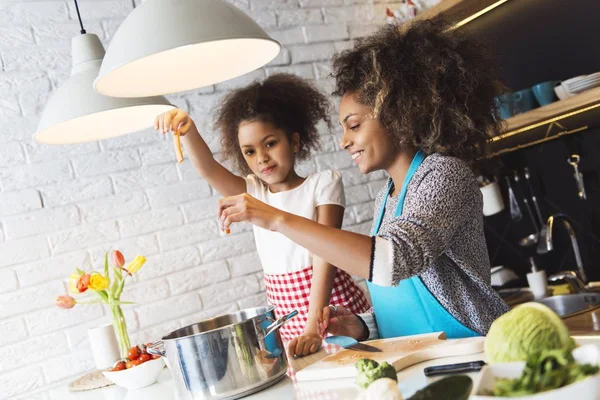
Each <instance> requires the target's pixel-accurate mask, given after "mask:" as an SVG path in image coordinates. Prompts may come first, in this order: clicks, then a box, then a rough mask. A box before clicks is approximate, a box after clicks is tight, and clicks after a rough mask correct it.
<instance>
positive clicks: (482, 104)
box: [332, 18, 503, 162]
mask: <svg viewBox="0 0 600 400" xmlns="http://www.w3.org/2000/svg"><path fill="white" fill-rule="evenodd" d="M449 28H450V26H449V25H448V24H447V23H446V22H445V21H443V20H442V19H439V18H436V19H432V20H423V21H415V22H412V23H409V24H406V25H403V26H395V25H387V26H385V27H383V28H382V29H380V30H379V31H378V32H376V33H375V34H374V35H372V36H369V37H366V38H363V39H359V40H357V41H356V43H355V45H354V47H353V48H352V49H349V50H346V51H344V52H342V53H341V54H339V55H337V56H336V57H335V58H334V61H333V72H332V75H333V77H334V78H335V81H336V82H335V91H334V94H336V95H338V96H343V95H344V94H345V93H356V94H357V95H358V99H359V101H360V102H361V103H363V104H365V105H368V106H371V107H372V108H373V116H374V117H375V118H377V119H378V120H379V122H380V123H381V124H382V125H383V127H384V128H386V130H387V131H388V132H389V134H390V135H392V136H393V138H394V143H395V144H396V145H398V146H400V147H402V146H406V145H413V146H415V147H416V148H420V149H422V150H423V151H424V152H426V153H427V154H430V153H434V152H440V153H445V154H448V155H451V156H455V157H458V158H461V159H463V160H465V161H468V162H471V161H474V160H475V159H476V158H478V157H480V156H482V155H483V154H484V153H485V147H486V146H485V144H486V139H488V138H489V137H491V136H495V135H496V134H498V133H499V132H500V129H501V125H500V118H498V117H497V110H496V107H495V103H494V97H496V96H498V95H499V94H501V93H502V91H503V85H502V84H501V83H500V81H499V80H498V79H497V74H496V71H495V69H494V63H493V62H492V59H491V58H490V57H489V56H488V51H487V48H486V47H485V46H484V45H483V44H481V43H479V42H477V41H474V40H472V39H471V38H470V37H468V36H467V35H466V34H464V33H462V32H460V31H459V30H456V29H454V30H452V29H449Z"/></svg>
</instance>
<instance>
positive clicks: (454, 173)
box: [219, 20, 508, 340]
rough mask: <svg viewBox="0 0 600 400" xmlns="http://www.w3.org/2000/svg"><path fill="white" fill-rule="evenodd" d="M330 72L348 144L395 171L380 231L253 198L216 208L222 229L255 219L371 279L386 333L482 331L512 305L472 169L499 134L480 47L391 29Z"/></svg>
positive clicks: (364, 165) (412, 29)
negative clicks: (321, 220) (497, 287)
mask: <svg viewBox="0 0 600 400" xmlns="http://www.w3.org/2000/svg"><path fill="white" fill-rule="evenodd" d="M333 76H334V78H335V80H336V94H338V95H340V96H342V100H341V103H340V108H339V123H340V124H341V125H342V127H343V129H344V135H343V137H342V140H341V143H340V145H341V147H342V148H343V149H346V150H347V151H348V153H349V156H350V157H352V159H353V160H354V161H355V162H356V164H357V166H358V168H359V169H360V171H361V172H362V173H365V174H366V173H370V172H372V171H377V170H380V169H384V170H385V171H387V173H388V174H389V176H390V178H389V179H388V182H387V184H386V185H385V186H384V187H383V188H382V189H381V191H380V192H379V194H378V196H377V199H376V202H375V215H374V221H373V229H372V236H364V235H360V234H357V233H352V232H346V231H342V230H339V229H337V228H335V227H331V226H324V225H319V224H316V223H314V222H313V221H309V220H307V219H305V218H301V217H299V216H296V215H292V214H290V213H286V212H284V211H282V210H278V209H275V208H273V207H270V206H268V205H266V204H264V203H262V202H260V201H258V200H256V199H254V198H251V197H250V196H248V195H247V194H245V195H240V196H233V197H229V198H225V199H222V200H221V201H220V204H219V216H220V219H221V220H222V221H223V225H224V227H225V228H229V226H230V225H231V224H232V223H234V222H238V221H250V222H251V223H253V224H255V225H256V226H260V227H262V228H264V229H269V230H271V231H274V232H279V233H281V234H283V235H285V236H287V237H288V238H290V239H291V240H293V241H295V242H296V243H298V244H299V245H301V246H303V247H305V248H307V249H308V250H309V251H311V252H312V253H313V254H315V255H317V256H319V257H321V258H322V259H324V260H326V261H328V262H330V263H332V264H334V265H337V266H339V267H340V268H343V269H344V270H345V271H347V272H349V273H352V274H356V275H359V276H363V277H365V278H367V279H368V281H369V289H370V292H371V298H372V301H373V308H374V313H375V317H376V326H377V328H378V330H379V335H380V336H381V337H384V338H386V337H395V336H404V335H412V334H420V333H427V332H436V331H445V332H446V334H447V336H448V337H451V338H458V337H468V336H475V335H485V334H486V333H487V331H488V329H489V327H490V325H491V324H492V322H493V321H494V320H495V319H496V318H497V317H499V316H500V315H501V314H502V313H504V312H505V311H507V310H508V307H507V305H506V304H505V303H504V302H503V301H502V299H501V298H500V297H499V296H498V295H497V294H496V293H495V292H494V291H493V289H492V287H491V285H490V265H489V258H488V254H487V250H486V244H485V238H484V234H483V215H482V197H481V193H480V191H479V189H478V186H477V182H476V180H475V177H474V175H473V173H472V172H471V170H470V168H469V163H471V162H473V161H474V160H475V159H476V157H478V156H480V155H482V154H483V150H484V146H485V142H486V139H487V138H488V137H489V136H488V135H493V134H496V133H497V132H498V131H499V122H498V121H499V120H498V119H497V118H496V111H495V108H494V97H495V96H497V95H498V94H499V93H500V89H501V87H500V85H499V84H498V83H497V80H496V76H495V75H494V73H493V68H492V65H491V63H490V61H489V60H488V59H487V58H486V56H485V53H484V50H483V49H482V46H480V45H479V44H478V43H476V42H474V41H472V40H470V39H469V38H467V37H466V36H463V34H462V33H461V32H460V31H458V30H451V29H449V26H448V25H446V24H445V23H443V22H441V21H439V20H436V21H431V20H429V21H421V22H414V23H411V24H407V25H405V26H403V27H402V28H399V27H394V26H387V27H384V28H383V29H381V30H380V31H379V32H378V33H376V34H375V35H373V36H371V37H368V38H365V39H363V40H359V41H357V42H356V43H355V46H354V48H353V49H350V50H347V51H345V52H344V53H342V54H341V55H339V56H337V58H336V59H335V61H334V64H333ZM320 320H321V328H322V329H323V331H327V332H328V333H332V334H345V335H350V336H353V337H355V338H357V339H362V340H364V339H366V338H367V337H369V333H373V332H370V329H369V328H368V326H367V324H365V321H363V320H361V319H359V317H357V316H356V315H355V313H354V312H351V311H349V310H345V309H344V308H342V307H326V308H325V309H324V310H323V315H322V316H321V317H320ZM366 322H369V321H366ZM372 326H374V325H372Z"/></svg>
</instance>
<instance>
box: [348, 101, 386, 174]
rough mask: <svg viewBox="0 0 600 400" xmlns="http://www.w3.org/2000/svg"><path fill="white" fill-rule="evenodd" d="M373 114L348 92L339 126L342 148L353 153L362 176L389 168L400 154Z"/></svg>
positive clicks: (369, 108)
mask: <svg viewBox="0 0 600 400" xmlns="http://www.w3.org/2000/svg"><path fill="white" fill-rule="evenodd" d="M372 111H373V110H372V108H371V107H369V106H366V105H364V104H361V103H360V102H359V101H358V97H357V95H356V94H355V93H346V94H345V95H344V96H343V97H342V101H341V102H340V110H339V123H340V125H341V126H342V128H343V129H344V136H343V137H342V140H341V141H340V147H341V148H342V149H344V150H347V151H348V152H349V153H350V155H351V157H352V158H353V159H354V162H355V163H356V164H357V165H358V169H359V170H360V172H362V173H363V174H368V173H369V172H373V171H377V170H380V169H386V168H387V167H388V166H389V165H391V163H392V162H393V160H394V158H395V156H396V155H397V150H396V146H395V145H394V143H393V141H392V137H391V136H390V135H389V134H388V132H387V131H386V130H385V129H384V128H383V126H381V124H380V123H379V121H378V120H377V119H375V118H373V117H372V115H371V114H372Z"/></svg>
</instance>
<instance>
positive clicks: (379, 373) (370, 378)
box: [354, 358, 398, 389]
mask: <svg viewBox="0 0 600 400" xmlns="http://www.w3.org/2000/svg"><path fill="white" fill-rule="evenodd" d="M354 367H355V368H356V369H357V370H358V375H356V384H357V385H358V386H360V387H361V388H363V389H366V388H367V387H369V385H370V384H371V383H373V382H374V381H376V380H377V379H380V378H390V379H393V380H395V381H398V377H397V376H396V370H395V369H394V367H393V366H391V365H390V364H388V363H387V362H385V361H384V362H382V363H381V364H379V363H378V362H377V361H374V360H371V359H368V358H362V359H360V360H358V361H357V362H356V363H355V364H354Z"/></svg>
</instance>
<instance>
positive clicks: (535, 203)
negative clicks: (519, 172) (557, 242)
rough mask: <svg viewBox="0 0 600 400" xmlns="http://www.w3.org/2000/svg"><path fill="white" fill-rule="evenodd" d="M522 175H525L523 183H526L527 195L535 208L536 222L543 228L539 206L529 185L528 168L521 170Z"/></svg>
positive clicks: (529, 175)
mask: <svg viewBox="0 0 600 400" xmlns="http://www.w3.org/2000/svg"><path fill="white" fill-rule="evenodd" d="M523 174H524V175H525V181H526V182H527V186H528V187H529V193H530V194H531V201H533V206H534V208H535V212H536V214H537V217H538V221H539V222H540V226H542V227H543V226H544V224H545V221H544V218H542V213H541V211H540V205H539V204H538V201H537V197H536V195H535V192H534V191H533V186H532V185H531V174H530V173H529V168H527V167H525V168H523Z"/></svg>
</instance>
